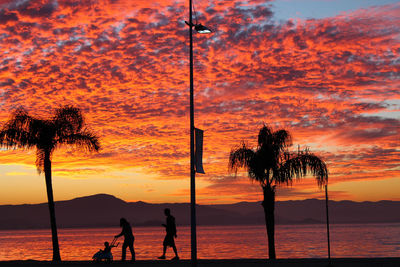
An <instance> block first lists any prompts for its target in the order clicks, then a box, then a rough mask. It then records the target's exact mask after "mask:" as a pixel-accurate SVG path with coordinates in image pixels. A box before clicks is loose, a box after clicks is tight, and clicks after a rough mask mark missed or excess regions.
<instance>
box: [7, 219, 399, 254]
mask: <svg viewBox="0 0 400 267" xmlns="http://www.w3.org/2000/svg"><path fill="white" fill-rule="evenodd" d="M133 231H134V235H135V250H136V258H137V259H138V260H148V259H156V258H157V257H158V256H160V255H161V254H162V241H163V238H164V229H163V227H134V228H133ZM119 232H120V228H103V229H60V230H59V239H60V247H61V257H62V259H63V260H91V257H92V256H93V254H94V253H95V252H97V251H98V250H99V249H100V248H102V247H103V243H104V241H109V242H111V241H112V238H113V236H114V235H115V234H118V233H119ZM121 241H122V239H121ZM120 245H121V244H120ZM176 245H177V248H178V252H179V254H180V255H179V256H180V257H181V258H182V259H189V258H190V228H189V227H182V226H181V227H178V238H177V239H176ZM112 252H113V255H114V259H120V257H121V248H120V247H117V248H113V251H112ZM276 252H277V257H279V258H324V257H327V238H326V227H325V225H301V226H293V225H285V226H283V225H278V226H277V227H276ZM331 255H332V257H400V224H364V225H360V224H351V225H331ZM51 257H52V250H51V235H50V230H13V231H0V260H27V259H34V260H50V259H51ZM168 257H169V258H170V257H173V252H172V249H171V248H168V250H167V258H168ZM198 257H199V258H202V259H239V258H267V236H266V231H265V226H200V227H198ZM128 259H130V254H129V253H128Z"/></svg>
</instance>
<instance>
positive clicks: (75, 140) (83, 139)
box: [58, 130, 100, 151]
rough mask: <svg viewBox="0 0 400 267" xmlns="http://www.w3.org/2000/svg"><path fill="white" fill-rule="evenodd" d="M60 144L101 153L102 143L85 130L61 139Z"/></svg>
mask: <svg viewBox="0 0 400 267" xmlns="http://www.w3.org/2000/svg"><path fill="white" fill-rule="evenodd" d="M58 143H59V144H60V145H61V144H68V145H75V146H76V147H78V148H83V149H85V150H87V151H99V149H100V142H99V139H98V137H97V136H96V135H94V134H93V133H92V132H90V131H88V130H83V131H81V132H78V133H72V134H68V135H63V136H61V137H59V140H58Z"/></svg>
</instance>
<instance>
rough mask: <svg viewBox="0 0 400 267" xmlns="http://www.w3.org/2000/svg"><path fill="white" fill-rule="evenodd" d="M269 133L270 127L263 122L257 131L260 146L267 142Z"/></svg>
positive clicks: (270, 131)
mask: <svg viewBox="0 0 400 267" xmlns="http://www.w3.org/2000/svg"><path fill="white" fill-rule="evenodd" d="M271 135H272V129H271V128H270V127H269V126H268V125H266V124H264V126H263V127H262V128H261V129H260V131H259V133H258V146H259V147H262V146H263V145H264V144H266V143H268V142H269V141H270V140H271Z"/></svg>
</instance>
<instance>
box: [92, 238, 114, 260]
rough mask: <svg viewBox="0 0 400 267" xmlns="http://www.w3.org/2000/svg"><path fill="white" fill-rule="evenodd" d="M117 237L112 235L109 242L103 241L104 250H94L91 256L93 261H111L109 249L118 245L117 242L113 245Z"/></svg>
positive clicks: (111, 256)
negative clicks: (112, 237) (111, 239)
mask: <svg viewBox="0 0 400 267" xmlns="http://www.w3.org/2000/svg"><path fill="white" fill-rule="evenodd" d="M117 239H118V238H116V237H114V239H113V241H112V242H111V244H109V243H108V242H104V250H103V249H100V250H99V251H98V252H96V253H95V254H94V255H93V257H92V259H93V261H95V262H101V261H105V262H112V261H113V255H112V253H111V249H112V248H114V247H118V245H119V243H117V245H115V242H116V241H117Z"/></svg>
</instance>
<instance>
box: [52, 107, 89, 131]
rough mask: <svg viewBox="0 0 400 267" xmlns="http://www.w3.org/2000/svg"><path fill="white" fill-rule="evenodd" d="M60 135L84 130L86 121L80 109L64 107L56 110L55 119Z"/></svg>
mask: <svg viewBox="0 0 400 267" xmlns="http://www.w3.org/2000/svg"><path fill="white" fill-rule="evenodd" d="M53 123H54V125H55V127H56V130H57V134H58V135H63V134H64V135H65V134H72V133H76V132H79V131H81V130H82V127H83V124H84V121H83V116H82V113H81V111H80V109H79V108H76V107H73V106H64V107H62V108H59V109H57V110H56V114H55V115H54V118H53Z"/></svg>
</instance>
